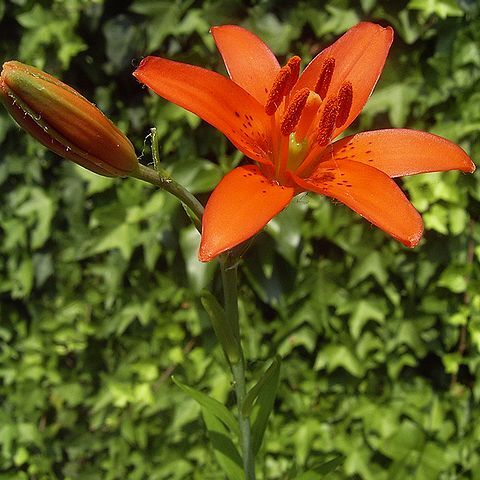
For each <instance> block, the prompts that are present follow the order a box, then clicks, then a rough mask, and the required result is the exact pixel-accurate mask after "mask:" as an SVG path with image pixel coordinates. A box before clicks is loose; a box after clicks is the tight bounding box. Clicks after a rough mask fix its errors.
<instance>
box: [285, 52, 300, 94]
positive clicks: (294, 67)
mask: <svg viewBox="0 0 480 480" xmlns="http://www.w3.org/2000/svg"><path fill="white" fill-rule="evenodd" d="M301 61H302V59H301V58H300V57H298V56H297V55H295V56H293V57H292V58H290V59H289V60H288V62H287V65H286V67H289V68H290V72H291V76H290V81H289V82H288V85H287V86H286V88H285V90H286V91H285V95H288V94H289V93H290V92H291V90H292V88H293V87H294V86H295V84H296V83H297V80H298V77H299V75H300V62H301Z"/></svg>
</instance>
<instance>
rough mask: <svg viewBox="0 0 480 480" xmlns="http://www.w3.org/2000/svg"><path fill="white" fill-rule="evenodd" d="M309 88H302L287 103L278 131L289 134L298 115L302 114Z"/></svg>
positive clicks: (295, 123)
mask: <svg viewBox="0 0 480 480" xmlns="http://www.w3.org/2000/svg"><path fill="white" fill-rule="evenodd" d="M309 94H310V90H309V89H308V88H302V89H301V90H299V91H298V92H297V93H295V96H294V97H293V99H292V101H291V102H290V104H289V105H288V109H287V111H286V113H285V115H284V116H283V119H282V123H281V125H280V131H281V132H282V134H283V135H285V136H286V137H287V136H288V135H290V134H291V133H292V132H293V131H294V130H295V127H296V126H297V123H298V121H299V120H300V116H301V115H302V111H303V108H304V107H305V104H306V103H307V99H308V95H309Z"/></svg>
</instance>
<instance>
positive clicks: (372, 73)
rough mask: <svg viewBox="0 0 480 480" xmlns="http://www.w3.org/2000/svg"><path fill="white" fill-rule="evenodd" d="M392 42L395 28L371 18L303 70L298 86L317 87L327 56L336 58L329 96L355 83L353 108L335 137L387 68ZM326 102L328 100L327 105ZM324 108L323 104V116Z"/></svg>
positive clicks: (350, 120) (355, 114) (357, 26)
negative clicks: (386, 61) (383, 25)
mask: <svg viewBox="0 0 480 480" xmlns="http://www.w3.org/2000/svg"><path fill="white" fill-rule="evenodd" d="M392 42H393V29H392V28H390V27H387V28H383V27H381V26H380V25H376V24H374V23H368V22H362V23H359V24H358V25H355V26H354V27H352V28H351V29H350V30H348V31H347V32H346V33H345V34H344V35H343V36H341V37H340V38H339V39H338V40H337V41H336V42H335V43H334V44H333V45H331V46H330V47H327V48H326V49H325V50H323V51H322V52H320V53H319V54H318V55H317V56H316V57H315V58H314V59H313V60H312V61H311V62H310V63H309V64H308V66H307V68H306V69H305V71H304V72H303V73H302V75H301V77H300V78H299V80H298V82H297V85H296V87H295V89H296V90H299V89H301V88H304V87H307V88H309V89H310V90H313V89H314V88H315V86H316V83H317V81H318V79H319V77H320V75H321V73H322V70H323V67H324V63H325V60H327V59H330V58H333V59H334V60H335V66H334V68H333V75H332V79H331V81H330V85H329V87H328V90H327V93H326V95H325V98H329V97H334V96H336V95H338V92H339V91H340V88H341V87H342V85H344V84H345V83H346V82H349V83H350V84H351V86H352V92H353V98H352V105H351V107H350V111H349V113H348V116H347V117H346V119H345V121H344V122H343V124H342V125H340V126H338V128H336V129H335V130H334V131H333V134H332V138H335V137H336V136H337V135H338V134H340V133H341V132H343V131H344V130H345V129H346V128H347V127H348V126H349V125H350V124H351V123H352V122H353V120H355V118H356V117H357V116H358V114H359V113H360V111H361V110H362V108H363V106H364V105H365V103H366V102H367V100H368V97H370V95H371V93H372V91H373V89H374V87H375V84H376V83H377V80H378V78H379V76H380V74H381V72H382V70H383V66H384V64H385V60H386V59H387V55H388V51H389V50H390V45H391V44H392ZM326 103H327V102H324V105H325V104H326ZM322 110H323V109H322V108H320V111H319V118H320V116H321V114H322Z"/></svg>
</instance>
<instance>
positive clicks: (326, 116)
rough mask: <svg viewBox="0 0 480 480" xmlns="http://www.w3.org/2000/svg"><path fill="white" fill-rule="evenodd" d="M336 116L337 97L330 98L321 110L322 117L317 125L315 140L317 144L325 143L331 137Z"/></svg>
mask: <svg viewBox="0 0 480 480" xmlns="http://www.w3.org/2000/svg"><path fill="white" fill-rule="evenodd" d="M337 116H338V99H337V97H333V98H330V99H329V100H328V101H327V104H326V105H325V109H324V110H323V114H322V118H321V120H320V124H319V126H318V131H317V142H318V144H319V145H327V144H328V143H329V142H330V140H331V139H332V134H333V131H334V130H335V121H336V119H337Z"/></svg>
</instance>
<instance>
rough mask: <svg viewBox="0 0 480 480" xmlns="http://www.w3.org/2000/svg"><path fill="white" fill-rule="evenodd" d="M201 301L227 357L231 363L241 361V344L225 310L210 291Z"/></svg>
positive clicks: (204, 292) (206, 292)
mask: <svg viewBox="0 0 480 480" xmlns="http://www.w3.org/2000/svg"><path fill="white" fill-rule="evenodd" d="M201 300H202V305H203V308H205V311H206V312H207V313H208V316H209V317H210V320H211V322H212V325H213V329H214V330H215V335H216V336H217V338H218V341H219V342H220V345H222V348H223V351H224V352H225V355H226V356H227V358H228V360H229V361H230V362H231V363H237V362H238V361H239V360H240V344H239V342H238V339H236V338H235V334H234V332H233V330H232V328H231V326H230V323H229V322H228V320H227V318H226V316H225V310H224V309H223V308H222V306H221V305H220V304H219V303H218V301H217V299H216V298H215V297H214V295H212V294H211V293H210V292H208V291H203V292H202V296H201Z"/></svg>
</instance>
